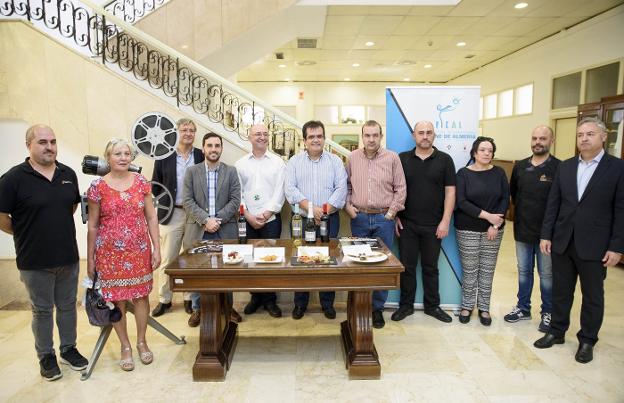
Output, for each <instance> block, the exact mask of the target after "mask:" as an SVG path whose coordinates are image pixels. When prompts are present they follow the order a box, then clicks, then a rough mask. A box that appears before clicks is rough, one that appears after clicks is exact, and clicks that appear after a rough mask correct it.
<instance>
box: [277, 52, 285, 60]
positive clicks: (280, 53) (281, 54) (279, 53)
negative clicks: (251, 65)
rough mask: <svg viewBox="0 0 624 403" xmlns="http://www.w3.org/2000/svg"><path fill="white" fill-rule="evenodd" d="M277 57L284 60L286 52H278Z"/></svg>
mask: <svg viewBox="0 0 624 403" xmlns="http://www.w3.org/2000/svg"><path fill="white" fill-rule="evenodd" d="M275 58H276V59H277V60H284V52H277V53H275Z"/></svg>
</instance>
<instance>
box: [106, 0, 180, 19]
mask: <svg viewBox="0 0 624 403" xmlns="http://www.w3.org/2000/svg"><path fill="white" fill-rule="evenodd" d="M169 1H170V0H113V1H111V2H110V3H107V4H106V5H104V6H103V8H104V10H106V11H108V12H109V13H111V14H112V15H114V16H115V17H118V18H121V19H122V20H124V22H126V23H128V24H136V23H137V22H139V20H141V19H143V18H144V17H146V16H148V15H149V14H151V13H153V12H154V11H156V10H157V9H158V8H160V7H162V6H164V5H165V4H167V3H168V2H169Z"/></svg>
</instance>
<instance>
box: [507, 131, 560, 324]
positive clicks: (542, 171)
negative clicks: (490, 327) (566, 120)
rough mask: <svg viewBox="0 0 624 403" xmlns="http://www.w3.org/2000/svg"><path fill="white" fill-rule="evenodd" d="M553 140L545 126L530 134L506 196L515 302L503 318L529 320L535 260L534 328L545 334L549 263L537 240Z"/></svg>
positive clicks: (553, 161)
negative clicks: (538, 300)
mask: <svg viewBox="0 0 624 403" xmlns="http://www.w3.org/2000/svg"><path fill="white" fill-rule="evenodd" d="M554 141H555V137H554V134H553V131H552V129H551V128H550V127H548V126H538V127H536V128H535V129H534V130H533V133H532V134H531V151H533V155H531V156H530V157H529V158H526V159H524V160H522V161H518V162H517V163H516V165H515V166H514V168H513V171H512V173H511V184H510V193H511V199H512V201H513V203H514V206H515V217H514V238H515V240H516V256H517V259H518V303H517V305H516V306H515V307H514V308H513V309H512V310H511V312H510V313H508V314H507V315H505V321H506V322H510V323H515V322H518V321H520V320H530V319H531V291H532V290H533V266H534V261H537V272H538V274H539V278H540V292H541V296H542V306H541V321H540V324H539V327H538V329H539V330H540V331H541V332H547V331H548V329H549V327H550V318H551V316H550V315H551V312H552V262H551V259H550V256H548V255H545V254H543V253H541V252H540V248H539V241H540V232H541V229H542V221H543V219H544V211H545V209H546V201H547V199H548V192H549V191H550V186H551V184H552V181H553V178H554V177H555V173H556V172H557V167H558V166H559V162H560V161H559V160H558V159H557V158H555V157H553V156H552V155H550V147H551V146H552V144H553V143H554Z"/></svg>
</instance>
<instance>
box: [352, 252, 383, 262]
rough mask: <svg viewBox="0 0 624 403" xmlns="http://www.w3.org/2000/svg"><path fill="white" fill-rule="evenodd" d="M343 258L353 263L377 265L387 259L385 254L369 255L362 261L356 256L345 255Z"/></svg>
mask: <svg viewBox="0 0 624 403" xmlns="http://www.w3.org/2000/svg"><path fill="white" fill-rule="evenodd" d="M344 257H345V258H347V260H350V261H352V262H355V263H379V262H383V261H384V260H387V259H388V255H386V254H385V253H374V252H373V253H372V254H371V255H368V256H366V257H365V258H364V259H361V258H358V257H357V256H356V255H345V256H344Z"/></svg>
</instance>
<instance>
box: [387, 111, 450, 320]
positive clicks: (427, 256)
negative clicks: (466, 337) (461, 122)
mask: <svg viewBox="0 0 624 403" xmlns="http://www.w3.org/2000/svg"><path fill="white" fill-rule="evenodd" d="M413 137H414V141H415V142H416V147H415V148H414V149H412V150H410V151H406V152H403V153H401V154H399V157H400V159H401V165H402V166H403V172H404V173H405V180H406V182H407V199H406V200H405V210H403V211H401V212H399V213H398V215H397V219H396V235H397V236H398V237H399V251H400V253H401V262H402V263H403V265H404V266H405V271H404V272H402V273H401V299H400V302H399V309H398V310H396V311H395V312H394V313H393V314H392V320H394V321H399V320H402V319H404V318H405V317H406V316H408V315H411V314H413V313H414V298H415V297H416V265H417V264H418V257H419V256H420V258H421V266H422V278H423V289H424V294H425V295H424V301H423V302H424V307H425V314H427V315H430V316H433V317H434V318H436V319H438V320H440V321H442V322H447V323H448V322H451V321H452V319H451V317H450V316H449V315H448V314H447V313H446V312H444V311H443V310H442V309H441V308H440V292H439V290H438V283H439V272H438V257H439V256H440V247H441V244H442V239H443V238H444V237H446V236H447V235H448V231H449V225H450V223H451V216H452V214H453V208H454V207H455V164H453V159H452V158H451V157H450V156H449V155H448V154H446V153H444V152H442V151H439V150H438V149H437V148H435V147H434V146H433V141H434V140H435V132H434V130H433V124H432V123H431V122H426V121H423V122H418V123H416V125H415V126H414V133H413Z"/></svg>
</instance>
